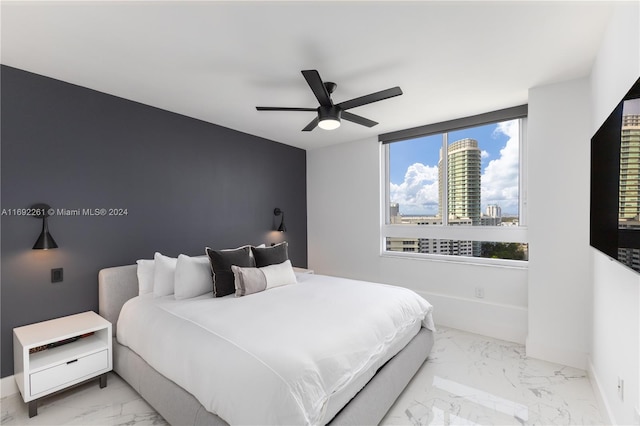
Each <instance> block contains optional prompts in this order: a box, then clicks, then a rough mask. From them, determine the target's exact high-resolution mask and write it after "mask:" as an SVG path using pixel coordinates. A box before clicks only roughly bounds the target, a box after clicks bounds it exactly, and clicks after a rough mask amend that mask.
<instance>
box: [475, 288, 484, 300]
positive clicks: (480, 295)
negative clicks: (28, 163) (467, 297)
mask: <svg viewBox="0 0 640 426" xmlns="http://www.w3.org/2000/svg"><path fill="white" fill-rule="evenodd" d="M476 297H477V298H478V299H482V298H484V288H483V287H476Z"/></svg>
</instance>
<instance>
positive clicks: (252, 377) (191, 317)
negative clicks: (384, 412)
mask: <svg viewBox="0 0 640 426" xmlns="http://www.w3.org/2000/svg"><path fill="white" fill-rule="evenodd" d="M298 281H299V283H298V284H294V285H289V286H285V287H278V288H274V289H270V290H267V291H263V292H261V293H256V294H252V295H249V296H245V297H240V298H236V297H234V296H227V297H223V298H212V297H211V293H209V294H207V295H204V296H200V297H197V298H193V299H187V300H175V299H174V298H173V296H165V297H159V298H153V297H152V296H151V295H143V296H139V297H135V298H133V299H131V300H129V301H128V302H127V303H126V304H125V305H124V307H123V308H122V312H121V313H120V318H119V319H118V327H117V339H118V341H119V342H120V343H121V344H123V345H125V346H128V347H129V348H131V349H132V350H133V351H135V352H136V353H138V354H139V355H140V356H141V357H142V358H144V359H145V360H146V361H147V362H148V363H149V364H150V365H151V366H152V367H153V368H155V369H156V370H157V371H159V372H160V373H161V374H163V375H164V376H166V377H168V378H169V379H171V380H173V381H174V382H175V383H177V384H178V385H180V386H182V387H183V388H184V389H186V390H187V391H189V392H190V393H191V394H192V395H194V396H195V397H196V398H197V399H198V401H200V403H201V404H202V405H203V406H204V407H205V408H206V409H207V410H209V411H211V412H212V413H215V414H217V415H218V416H220V417H221V418H223V419H224V420H226V421H227V422H228V423H230V424H232V425H233V424H261V425H265V424H287V425H294V424H295V425H303V424H310V425H316V424H324V423H326V422H328V421H329V420H331V418H330V417H329V418H326V417H327V415H331V416H333V415H334V414H335V412H332V413H327V407H328V405H329V404H328V402H329V400H330V398H331V397H332V396H333V395H335V394H338V393H340V392H341V391H342V390H345V389H347V388H348V387H349V385H350V384H353V383H354V382H358V381H360V382H362V383H361V384H360V385H358V386H359V387H361V386H362V385H364V383H366V382H363V379H364V378H363V377H361V376H362V375H364V374H371V375H372V374H373V372H375V370H374V371H373V372H370V370H371V369H372V368H377V367H379V366H381V365H382V363H383V362H386V360H388V359H389V358H391V357H392V356H393V355H395V353H397V352H398V351H399V350H400V349H401V347H398V344H397V343H395V342H398V341H404V342H405V343H406V342H407V341H408V340H410V339H411V338H412V337H413V335H415V333H417V331H418V330H419V324H420V323H421V324H422V326H423V327H427V328H429V329H432V330H433V320H432V317H431V309H432V307H431V305H430V304H429V303H428V302H426V301H425V300H424V299H423V298H421V297H420V296H418V295H417V294H416V293H414V292H413V291H411V290H408V289H405V288H401V287H394V286H388V285H381V284H373V283H365V282H362V281H353V280H345V279H340V278H333V277H328V276H322V275H310V274H307V275H298ZM405 343H402V344H403V345H404V344H405ZM366 379H367V380H368V378H366ZM351 387H353V386H351ZM357 390H358V389H356V390H355V391H352V393H353V394H355V392H357ZM353 394H352V395H347V396H346V399H345V402H346V401H348V400H349V398H351V397H352V396H353ZM343 398H344V395H343ZM332 411H335V410H332Z"/></svg>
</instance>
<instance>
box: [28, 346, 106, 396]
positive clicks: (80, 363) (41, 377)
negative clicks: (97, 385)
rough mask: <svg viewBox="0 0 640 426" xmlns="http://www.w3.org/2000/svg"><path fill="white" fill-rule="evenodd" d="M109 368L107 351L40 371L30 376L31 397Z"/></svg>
mask: <svg viewBox="0 0 640 426" xmlns="http://www.w3.org/2000/svg"><path fill="white" fill-rule="evenodd" d="M108 368H109V351H108V350H107V349H105V350H103V351H100V352H97V353H95V354H91V355H87V356H84V357H81V358H78V359H77V360H73V361H69V362H67V363H64V364H60V365H56V366H54V367H51V368H47V369H46V370H42V371H38V372H37V373H33V374H31V375H30V376H29V379H30V381H31V386H30V388H31V396H34V395H37V394H39V393H42V392H46V391H48V390H50V389H53V388H55V387H58V386H62V385H64V384H66V383H70V382H73V381H75V380H78V379H81V378H83V377H86V376H91V375H96V373H98V372H99V371H101V370H106V369H108Z"/></svg>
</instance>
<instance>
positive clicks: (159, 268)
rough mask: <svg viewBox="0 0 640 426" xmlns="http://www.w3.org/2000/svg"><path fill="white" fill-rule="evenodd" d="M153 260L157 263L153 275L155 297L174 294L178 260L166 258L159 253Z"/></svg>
mask: <svg viewBox="0 0 640 426" xmlns="http://www.w3.org/2000/svg"><path fill="white" fill-rule="evenodd" d="M153 259H154V260H155V263H156V265H155V272H154V274H153V296H154V297H159V296H168V295H170V294H173V289H174V281H175V275H176V263H177V262H178V259H176V258H175V257H168V256H164V255H162V254H160V253H157V252H156V254H155V255H154V256H153Z"/></svg>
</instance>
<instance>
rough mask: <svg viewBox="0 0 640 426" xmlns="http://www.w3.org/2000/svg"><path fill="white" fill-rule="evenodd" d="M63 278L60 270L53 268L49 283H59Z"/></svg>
mask: <svg viewBox="0 0 640 426" xmlns="http://www.w3.org/2000/svg"><path fill="white" fill-rule="evenodd" d="M63 278H64V275H63V270H62V268H55V269H52V270H51V282H52V283H61V282H62V280H63Z"/></svg>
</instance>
